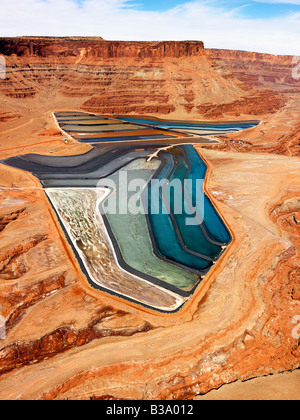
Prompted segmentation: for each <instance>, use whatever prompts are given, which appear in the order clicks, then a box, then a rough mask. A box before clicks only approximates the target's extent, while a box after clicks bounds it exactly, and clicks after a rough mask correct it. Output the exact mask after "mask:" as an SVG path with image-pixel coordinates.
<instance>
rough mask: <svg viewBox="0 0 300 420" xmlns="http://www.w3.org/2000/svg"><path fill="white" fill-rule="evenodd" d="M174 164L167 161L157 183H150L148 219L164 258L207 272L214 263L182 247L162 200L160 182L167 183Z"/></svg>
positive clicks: (147, 192)
mask: <svg viewBox="0 0 300 420" xmlns="http://www.w3.org/2000/svg"><path fill="white" fill-rule="evenodd" d="M173 164H174V162H173V161H172V159H170V160H167V161H166V163H165V164H164V165H163V167H162V168H161V169H160V171H159V173H157V174H156V176H155V179H156V180H157V182H155V183H150V184H149V187H148V190H146V191H145V195H146V194H147V196H148V218H149V221H150V225H151V231H152V235H153V237H154V242H155V246H156V249H157V252H158V253H159V254H160V255H161V256H162V257H167V258H168V259H171V260H173V261H175V262H177V263H180V264H182V265H185V266H188V267H190V268H192V269H194V270H197V271H206V270H207V269H208V268H210V267H211V265H212V262H211V261H208V260H205V259H202V258H199V257H198V256H195V255H192V254H190V253H188V252H186V251H185V250H184V249H183V248H182V247H181V244H180V242H179V239H178V236H177V233H176V231H175V228H174V225H173V222H172V219H171V216H170V214H169V212H168V208H167V207H166V205H165V203H164V200H163V199H162V188H161V184H160V182H163V181H165V182H167V181H166V178H167V177H168V176H169V174H170V172H171V170H172V168H173ZM194 236H195V235H194ZM195 240H196V241H197V242H199V237H196V238H195Z"/></svg>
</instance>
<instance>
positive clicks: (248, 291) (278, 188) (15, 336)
mask: <svg viewBox="0 0 300 420" xmlns="http://www.w3.org/2000/svg"><path fill="white" fill-rule="evenodd" d="M131 48H133V47H131ZM130 51H131V52H132V51H133V50H132V49H130ZM201 51H202V50H201ZM0 52H1V50H0ZM26 54H27V53H26ZM26 54H25V57H23V58H20V57H18V58H16V57H11V56H10V57H9V58H8V61H10V60H11V61H12V62H13V61H14V60H15V61H17V62H18V65H25V64H26V63H27V62H29V64H30V66H31V67H32V69H31V71H32V74H31V75H30V73H28V74H27V76H26V79H25V80H23V79H22V80H21V79H20V80H17V79H13V80H14V83H13V84H12V85H11V86H10V85H9V84H8V82H9V80H8V81H5V83H0V118H1V117H2V122H0V158H1V159H4V158H7V157H10V156H15V155H19V154H24V153H40V154H54V155H71V154H78V153H84V152H86V151H88V150H89V149H90V146H89V145H86V144H79V143H77V142H75V141H71V140H70V139H66V138H64V136H62V135H60V134H59V133H58V132H57V126H56V125H55V123H54V120H53V117H52V112H53V111H64V110H70V109H71V110H73V109H74V110H75V109H78V110H80V109H81V106H82V105H83V104H85V105H84V106H83V108H84V109H85V110H87V108H88V110H89V111H91V112H94V111H95V109H97V110H100V109H101V107H103V108H102V109H104V105H101V104H99V100H98V97H97V95H96V96H95V97H93V96H92V97H91V93H90V91H89V92H88V89H89V90H91V89H92V87H91V86H84V87H85V91H83V92H82V96H72V97H70V96H66V92H65V93H63V91H62V89H61V87H62V86H63V87H65V88H66V90H69V88H70V85H72V83H71V82H70V80H71V79H72V78H73V77H75V76H74V63H73V62H71V59H69V58H67V59H65V61H66V62H64V63H63V64H64V65H65V66H67V65H69V66H70V72H69V73H68V72H67V71H65V75H64V79H63V81H59V79H55V78H52V76H51V74H50V73H49V74H48V76H49V78H47V79H45V78H42V80H41V81H40V85H38V82H36V81H35V79H34V77H33V76H32V75H36V74H38V71H37V70H35V69H34V66H35V65H36V66H37V65H40V62H39V60H40V59H39V57H30V54H29V53H28V54H29V55H28V56H27V55H26ZM49 54H50V53H49ZM193 54H195V56H197V54H196V52H195V51H194V50H193ZM201 54H202V52H201ZM50 55H51V54H50ZM75 58H76V57H75ZM77 58H78V57H77ZM194 59H195V57H194V55H191V56H189V58H188V60H186V61H184V58H182V60H181V59H180V62H181V66H182V67H181V70H182V74H184V75H185V76H186V75H187V74H189V75H190V78H192V79H193V78H194V77H196V76H197V74H198V79H199V74H200V75H201V74H202V73H201V71H203V72H205V71H206V70H207V69H208V66H210V65H211V61H210V60H212V58H208V59H207V58H205V59H204V58H203V56H202V58H201V60H203V62H202V64H201V65H199V68H197V69H196V70H195V72H194V73H192V72H191V70H190V66H191V65H192V63H193V60H194ZM214 59H215V58H214ZM248 59H249V57H247V56H245V60H248ZM22 60H23V61H22ZM26 60H28V61H26ZM53 60H54V62H55V63H56V64H57V61H58V59H57V58H55V59H53ZM68 60H69V63H67V61H68ZM72 60H73V58H72ZM88 60H90V61H89V63H90V65H91V63H92V62H93V63H94V64H95V63H96V64H97V58H95V57H88ZM110 60H112V58H110ZM132 60H133V58H128V63H127V64H126V66H127V67H126V66H125V64H124V63H125V60H123V67H122V69H124V66H125V67H126V68H128V66H131V65H132ZM145 60H146V61H144V65H145V66H146V67H147V66H149V65H150V64H149V63H151V60H152V66H154V67H155V63H156V64H157V61H159V62H160V67H161V68H165V69H167V70H165V71H166V73H167V74H168V75H169V77H170V78H169V79H168V86H171V87H170V90H169V91H168V92H169V95H170V98H171V97H172V95H173V94H174V95H175V93H174V89H175V88H174V86H173V85H172V84H171V82H170V80H171V76H170V74H171V72H172V71H173V69H174V66H175V64H174V63H173V64H172V63H171V64H170V65H169V64H168V63H169V62H172V60H173V59H172V57H169V56H168V57H166V59H165V62H164V58H163V57H158V58H157V57H155V58H153V57H150V58H145ZM149 60H150V61H149ZM286 60H288V59H286ZM173 61H174V60H173ZM240 61H241V58H239V62H240ZM99 62H100V64H99V65H101V64H102V61H101V60H100V59H99ZM22 63H23V64H22ZM141 63H143V61H142V62H141ZM184 63H185V64H184ZM117 64H118V65H120V62H118V63H117ZM117 64H116V66H117ZM167 64H168V65H167ZM164 65H165V67H164ZM140 66H141V64H140ZM201 66H202V67H201ZM218 66H221V64H220V63H219V62H218ZM222 66H223V67H222V68H223V73H224V74H227V79H226V77H223V78H222V80H221V79H220V80H219V82H220V83H219V85H218V88H219V89H221V90H222V89H223V90H222V95H221V96H222V98H223V103H225V99H224V98H225V97H226V94H228V90H229V88H230V86H232V81H233V80H235V83H236V84H235V86H236V89H234V92H235V93H234V95H233V96H234V97H232V101H230V100H228V101H227V104H226V107H225V108H224V114H222V118H224V119H227V120H228V119H232V117H233V110H234V106H237V105H236V102H235V101H237V100H238V98H239V97H240V95H241V91H240V89H244V92H245V91H247V92H248V93H247V95H248V97H249V98H252V99H253V98H256V99H255V100H256V101H257V98H258V97H259V95H261V92H262V91H265V90H266V89H269V92H270V95H269V99H270V102H269V105H268V107H271V108H272V109H270V108H268V107H267V109H269V111H268V112H267V111H266V109H265V110H264V111H263V112H262V107H258V108H257V114H255V113H254V111H253V109H254V108H253V106H252V105H251V103H250V102H251V101H250V99H249V101H250V102H249V101H248V102H247V103H248V111H247V109H246V107H244V108H243V111H241V112H240V115H239V114H238V108H236V109H235V111H234V112H235V113H237V116H236V118H238V117H239V118H241V119H254V118H255V119H256V118H257V119H260V120H262V124H261V125H260V126H259V127H257V128H255V129H251V130H247V131H246V132H244V133H240V134H235V135H234V136H230V137H228V138H225V139H223V140H222V142H221V143H220V145H218V146H211V145H210V146H204V147H202V146H198V151H199V153H200V154H201V155H202V157H203V158H204V159H205V160H206V162H207V163H208V165H209V174H208V178H207V180H206V190H207V192H208V194H209V195H210V197H211V199H212V200H213V203H214V205H215V206H216V207H217V209H218V210H219V211H220V213H221V214H222V215H223V217H224V219H225V220H226V222H227V224H228V226H229V228H230V230H231V232H232V234H233V236H234V241H233V244H232V245H231V246H230V247H229V248H228V250H227V252H226V253H225V254H224V256H223V257H222V259H221V260H220V261H219V263H218V264H217V265H216V266H215V268H214V269H213V270H211V271H210V273H209V274H208V276H207V278H206V279H205V281H204V282H203V283H202V284H201V286H200V287H199V288H198V289H197V290H196V292H195V293H194V295H193V296H192V298H191V299H190V300H189V301H188V302H187V304H186V305H185V306H184V307H183V309H182V310H181V311H180V312H178V313H176V314H172V315H163V314H158V313H156V312H155V311H151V310H148V309H146V308H142V307H140V306H139V305H136V304H132V303H129V302H127V301H125V300H123V299H118V298H116V297H113V296H111V295H109V294H106V293H104V292H99V291H96V290H94V289H92V288H91V287H90V286H89V284H88V283H87V281H86V279H85V278H84V276H83V274H82V272H81V270H80V267H79V265H78V263H77V262H76V260H75V259H74V255H73V254H72V251H71V249H70V247H69V245H68V242H67V241H66V238H65V237H64V235H63V233H62V231H61V229H60V227H59V223H58V221H57V219H56V217H55V215H54V214H53V211H52V209H51V207H50V205H49V202H48V200H47V198H46V196H45V194H44V191H43V190H42V189H41V188H40V184H39V183H38V181H37V179H36V178H34V177H33V175H31V174H29V173H25V172H22V171H19V170H14V169H12V168H8V167H6V166H4V165H0V315H1V318H0V321H1V323H0V333H1V337H0V384H1V385H0V399H65V398H70V399H89V398H93V397H98V398H99V397H102V398H104V399H105V398H111V397H112V398H114V399H121V398H128V399H188V398H195V397H196V396H197V395H203V394H206V393H207V394H206V396H205V397H201V398H207V399H209V398H216V399H222V398H236V399H245V398H246V399H269V398H270V399H273V398H275V397H276V396H278V398H279V399H299V389H300V388H299V374H298V372H299V371H295V372H294V373H293V374H286V375H284V376H283V375H282V374H281V373H282V372H289V371H294V370H296V369H298V368H299V366H300V347H299V337H298V335H297V334H296V333H297V331H298V330H297V323H295V322H293V321H295V317H297V316H300V289H299V284H300V281H299V280H300V277H299V274H300V271H299V223H300V213H299V212H300V199H299V197H300V188H299V186H300V160H299V157H298V151H299V149H298V145H299V106H298V104H299V93H298V90H297V89H298V87H297V86H296V82H295V86H292V87H291V86H290V85H289V86H288V87H287V89H286V91H288V90H289V89H290V90H289V92H288V93H287V92H285V93H280V92H278V91H276V89H275V88H274V86H275V85H276V83H275V82H269V84H268V86H267V85H264V86H256V85H254V84H253V83H254V82H253V83H252V84H248V85H247V86H246V82H245V80H244V79H243V78H240V79H238V78H237V76H235V75H234V71H233V69H232V68H231V70H230V66H231V67H232V62H230V63H229V60H227V61H226V63H223V64H222ZM147 68H148V67H147ZM234 68H236V66H234ZM272 68H273V71H275V70H276V65H274V66H273V67H272ZM280 68H281V67H280ZM140 71H145V68H143V69H142V70H141V69H140ZM214 71H215V68H214V67H209V74H210V77H211V76H212V74H214V73H213V72H214ZM229 73H230V74H229ZM206 74H207V73H206ZM218 74H220V72H219V73H218ZM239 74H240V72H239ZM50 76H51V77H50ZM13 77H17V74H14V75H13ZM22 77H23V76H22ZM136 77H137V74H136ZM139 77H140V76H139ZM151 77H152V76H151ZM239 77H240V76H239ZM178 78H179V76H178ZM181 79H184V77H183V76H182V77H181ZM49 80H50V81H49ZM73 80H74V79H73ZM123 80H124V75H121V77H120V78H119V79H118V80H116V82H115V83H116V84H115V85H114V86H117V84H118V83H121V82H122V81H123ZM251 80H252V79H251ZM139 81H140V79H139ZM93 82H95V80H93ZM24 83H25V84H24ZM122 83H123V82H122ZM136 83H137V82H136ZM185 83H186V84H185V85H184V83H183V81H182V84H183V86H184V88H183V91H180V95H182V94H186V95H187V94H188V93H189V91H190V90H191V89H192V88H191V87H190V86H191V85H189V84H188V83H187V81H186V80H185ZM199 83H200V82H199ZM226 83H227V85H226ZM297 83H298V82H297ZM19 84H20V85H22V86H23V87H24V86H27V88H28V89H31V90H32V89H36V90H37V92H36V93H35V94H34V95H27V96H26V95H25V97H13V96H9V95H8V88H9V89H10V90H11V91H13V90H14V86H17V85H18V86H19ZM74 86H75V85H74ZM50 87H51V89H50ZM197 89H198V91H199V95H200V93H203V91H202V90H201V89H202V87H201V88H200V86H199V84H198V85H196V87H195V89H194V93H195V92H196V94H197ZM291 90H293V92H294V93H291ZM15 91H16V90H15ZM254 91H255V92H256V93H255V94H254ZM106 93H107V96H109V93H110V92H109V88H108V90H107V92H106ZM192 93H193V92H192ZM99 95H100V93H99ZM176 95H177V96H176ZM176 95H175V96H174V98H175V99H174V104H175V105H176V107H177V108H176V112H173V113H172V114H170V115H171V116H173V117H176V118H187V119H191V118H194V119H196V117H197V118H198V119H203V118H204V117H205V115H206V114H205V113H206V112H208V108H206V111H205V112H204V109H203V110H202V111H203V112H202V113H201V109H200V110H198V111H199V112H200V113H198V114H196V111H195V110H196V109H197V108H195V109H194V111H193V112H195V113H194V114H193V113H192V114H187V111H186V109H185V107H181V106H180V105H178V104H179V103H180V100H179V91H177V94H176ZM205 95H206V96H205V97H206V98H207V100H206V101H205V102H208V101H210V102H211V103H212V104H213V103H214V100H215V94H213V95H212V96H211V97H209V88H208V89H207V91H206V92H205ZM277 95H279V102H278V103H277V106H278V108H277V109H274V108H273V106H274V107H275V108H276V106H275V105H276V104H275V102H276V101H277V99H278V96H277ZM196 96H197V95H196ZM266 97H267V96H266ZM90 100H91V101H92V103H90V105H89V104H88V105H87V102H88V101H90ZM120 100H121V98H120ZM255 100H254V102H255ZM150 102H151V98H149V104H150ZM171 102H172V100H170V103H171ZM220 102H222V99H220ZM279 103H280V104H281V105H280V104H279ZM124 104H125V105H124ZM126 104H127V105H126ZM228 104H231V108H230V107H229V105H228ZM105 106H106V108H107V110H108V111H109V109H110V106H107V104H106V105H105ZM124 106H125V107H126V106H128V110H129V111H130V109H131V108H130V107H131V104H130V101H129V102H128V100H127V102H126V101H123V105H122V103H121V105H120V107H119V108H122V107H123V109H121V110H120V109H119V111H124ZM147 106H148V105H147ZM156 106H157V104H156ZM197 106H200V104H196V107H197ZM229 108H230V109H229ZM145 110H147V107H145V108H143V111H145ZM219 111H220V109H219V110H218V112H219ZM247 112H248V113H247ZM158 116H162V117H166V115H165V114H164V113H163V112H161V113H160V114H158ZM211 118H212V119H213V116H212V117H211ZM215 118H220V115H218V117H217V116H215ZM206 147H207V148H206ZM297 319H298V318H297ZM268 375H272V376H270V377H268ZM265 376H267V377H265ZM260 377H263V378H261V379H256V380H255V381H257V382H254V380H253V382H252V381H248V380H249V379H251V378H260ZM241 381H247V382H244V383H241ZM270 381H272V384H270ZM226 384H231V385H226ZM296 385H297V387H298V388H296ZM221 386H222V388H220V387H221ZM245 387H246V388H245ZM283 387H284V390H283ZM217 388H220V389H219V390H218V391H212V390H213V389H217ZM209 391H211V392H209Z"/></svg>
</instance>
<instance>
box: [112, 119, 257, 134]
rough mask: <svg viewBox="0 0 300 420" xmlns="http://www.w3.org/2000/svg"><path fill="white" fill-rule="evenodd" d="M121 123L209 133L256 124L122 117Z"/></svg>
mask: <svg viewBox="0 0 300 420" xmlns="http://www.w3.org/2000/svg"><path fill="white" fill-rule="evenodd" d="M119 119H121V120H122V121H128V122H135V123H141V124H150V125H154V126H157V127H161V128H165V129H170V128H173V129H176V128H177V129H181V130H211V131H222V130H224V131H232V130H233V131H239V130H245V129H247V128H251V127H255V126H256V125H257V124H256V123H253V122H249V123H239V122H238V121H237V122H236V123H230V124H229V123H228V124H222V125H221V124H216V125H214V124H206V123H196V122H195V123H188V124H185V123H179V122H172V121H170V122H166V121H157V120H151V119H148V118H147V119H144V118H135V117H122V118H119Z"/></svg>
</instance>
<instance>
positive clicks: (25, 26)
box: [0, 0, 300, 56]
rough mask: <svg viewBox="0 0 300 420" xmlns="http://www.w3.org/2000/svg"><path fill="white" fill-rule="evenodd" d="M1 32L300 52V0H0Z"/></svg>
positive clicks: (293, 53) (274, 52)
mask: <svg viewBox="0 0 300 420" xmlns="http://www.w3.org/2000/svg"><path fill="white" fill-rule="evenodd" d="M1 36H101V37H103V38H104V39H107V40H124V41H129V40H139V41H161V40H178V41H180V40H199V41H203V42H204V44H205V46H206V47H207V48H220V49H233V50H246V51H255V52H265V53H271V54H288V55H295V56H300V0H228V1H225V0H210V1H208V0H194V1H193V0H190V1H177V0H164V1H162V0H151V1H149V0H0V37H1Z"/></svg>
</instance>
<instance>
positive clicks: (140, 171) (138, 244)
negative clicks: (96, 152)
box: [99, 159, 199, 290]
mask: <svg viewBox="0 0 300 420" xmlns="http://www.w3.org/2000/svg"><path fill="white" fill-rule="evenodd" d="M160 165H161V161H160V160H155V159H154V160H152V161H151V162H146V160H145V159H137V160H135V161H134V162H132V163H131V164H129V165H127V166H126V167H124V168H122V171H123V175H122V176H124V173H125V172H126V174H127V180H128V184H129V183H130V182H131V181H133V180H136V179H142V180H144V181H145V182H146V183H148V182H149V181H150V179H151V178H152V177H153V176H154V174H155V172H156V171H157V169H158V168H159V167H160ZM119 173H120V171H118V172H116V173H115V174H113V175H110V177H109V178H110V180H112V181H113V182H114V183H115V185H116V190H115V191H114V192H113V193H112V194H111V195H112V196H115V199H116V204H117V212H116V213H115V214H114V213H113V212H107V211H106V210H105V205H106V204H107V203H108V200H109V197H108V199H107V200H105V201H104V203H103V206H104V211H105V214H106V218H107V220H108V223H109V225H110V228H111V230H112V233H113V235H114V237H115V239H116V241H117V244H118V247H119V249H120V252H121V255H122V258H123V260H124V262H125V263H126V264H127V265H128V266H129V267H131V268H132V269H133V270H137V271H138V272H139V273H144V274H145V275H146V276H150V277H152V278H155V279H159V280H161V281H163V282H165V283H168V284H170V285H173V286H175V287H177V288H179V289H182V290H191V289H192V288H193V286H194V285H195V284H196V283H197V282H198V281H199V276H198V275H197V274H195V273H192V272H191V271H188V269H185V268H182V267H180V266H177V265H176V264H174V263H171V262H167V261H164V260H163V259H160V258H159V257H158V256H156V255H155V253H154V251H153V247H152V242H151V238H150V234H149V231H148V225H147V219H146V215H145V214H142V213H138V214H132V213H131V212H126V214H121V212H120V211H118V210H119V199H120V197H119V185H120V184H119ZM99 185H100V184H99ZM135 194H136V193H135ZM141 195H142V191H141V192H140V200H141ZM129 201H130V197H128V202H129ZM140 204H141V206H142V202H141V201H140Z"/></svg>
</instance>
